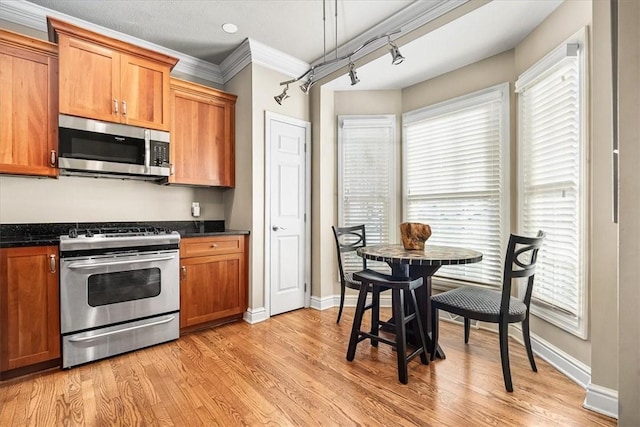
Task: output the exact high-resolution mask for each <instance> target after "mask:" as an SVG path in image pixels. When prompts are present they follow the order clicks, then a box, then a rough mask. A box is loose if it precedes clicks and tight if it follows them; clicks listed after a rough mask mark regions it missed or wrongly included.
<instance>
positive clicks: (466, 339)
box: [464, 317, 471, 344]
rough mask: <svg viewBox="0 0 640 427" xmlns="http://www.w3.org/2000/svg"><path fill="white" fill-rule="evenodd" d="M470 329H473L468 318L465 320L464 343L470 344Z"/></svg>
mask: <svg viewBox="0 0 640 427" xmlns="http://www.w3.org/2000/svg"><path fill="white" fill-rule="evenodd" d="M469 329H471V321H470V320H469V318H468V317H465V318H464V343H465V344H468V343H469Z"/></svg>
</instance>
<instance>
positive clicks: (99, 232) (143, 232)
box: [60, 226, 180, 252]
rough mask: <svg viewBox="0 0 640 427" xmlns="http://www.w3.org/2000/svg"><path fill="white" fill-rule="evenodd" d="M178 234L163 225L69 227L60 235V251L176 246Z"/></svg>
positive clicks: (178, 238) (178, 239) (178, 240)
mask: <svg viewBox="0 0 640 427" xmlns="http://www.w3.org/2000/svg"><path fill="white" fill-rule="evenodd" d="M179 242H180V234H179V233H178V232H177V231H172V230H169V229H167V228H163V227H153V226H134V227H105V228H71V229H69V232H68V233H67V234H65V235H62V236H60V251H61V252H66V251H81V250H94V249H118V248H132V247H146V246H163V245H169V246H173V247H177V246H178V244H179Z"/></svg>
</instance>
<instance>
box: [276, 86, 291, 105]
mask: <svg viewBox="0 0 640 427" xmlns="http://www.w3.org/2000/svg"><path fill="white" fill-rule="evenodd" d="M288 90H289V85H287V86H286V87H285V88H284V90H283V91H282V93H281V94H280V95H278V96H274V97H273V99H275V100H276V102H277V103H278V105H282V101H284V100H285V99H287V98H288V97H289V95H287V91H288Z"/></svg>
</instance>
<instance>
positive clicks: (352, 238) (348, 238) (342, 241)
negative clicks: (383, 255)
mask: <svg viewBox="0 0 640 427" xmlns="http://www.w3.org/2000/svg"><path fill="white" fill-rule="evenodd" d="M331 230H333V237H334V238H335V240H336V252H337V254H338V270H339V272H340V280H341V281H343V282H344V267H343V260H342V254H343V253H345V252H354V251H356V250H357V249H358V248H361V247H363V246H367V237H366V233H365V227H364V224H361V225H354V226H353V227H334V226H331ZM362 268H363V269H364V268H367V260H366V259H364V258H362Z"/></svg>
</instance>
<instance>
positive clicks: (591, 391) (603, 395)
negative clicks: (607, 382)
mask: <svg viewBox="0 0 640 427" xmlns="http://www.w3.org/2000/svg"><path fill="white" fill-rule="evenodd" d="M582 406H584V407H585V408H587V409H590V410H592V411H595V412H599V413H601V414H604V415H607V416H609V417H613V418H615V419H618V392H617V391H616V390H611V389H610V388H607V387H602V386H599V385H596V384H592V383H589V385H588V386H587V396H586V397H585V398H584V403H583V404H582Z"/></svg>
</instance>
